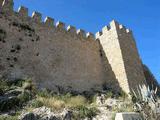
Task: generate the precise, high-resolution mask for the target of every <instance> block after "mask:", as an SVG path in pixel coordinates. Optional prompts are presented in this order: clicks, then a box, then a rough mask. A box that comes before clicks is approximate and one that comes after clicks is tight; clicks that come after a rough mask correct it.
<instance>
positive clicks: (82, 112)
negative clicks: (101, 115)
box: [74, 106, 99, 119]
mask: <svg viewBox="0 0 160 120" xmlns="http://www.w3.org/2000/svg"><path fill="white" fill-rule="evenodd" d="M77 111H78V112H77V113H74V118H75V119H77V118H78V119H79V118H81V119H84V118H90V119H91V118H93V117H94V116H96V115H97V113H98V112H99V111H98V110H97V109H96V108H94V107H93V108H87V107H85V106H79V107H77Z"/></svg>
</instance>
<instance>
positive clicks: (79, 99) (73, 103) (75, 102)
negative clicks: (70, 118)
mask: <svg viewBox="0 0 160 120" xmlns="http://www.w3.org/2000/svg"><path fill="white" fill-rule="evenodd" d="M66 103H67V106H68V107H73V108H74V107H77V106H83V105H86V104H87V99H86V98H85V97H83V96H81V95H78V96H73V97H70V98H69V99H68V100H67V101H66Z"/></svg>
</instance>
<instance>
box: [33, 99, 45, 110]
mask: <svg viewBox="0 0 160 120" xmlns="http://www.w3.org/2000/svg"><path fill="white" fill-rule="evenodd" d="M43 105H44V104H43V102H41V101H40V100H36V99H35V100H33V101H32V103H31V106H32V107H34V108H39V107H42V106H43Z"/></svg>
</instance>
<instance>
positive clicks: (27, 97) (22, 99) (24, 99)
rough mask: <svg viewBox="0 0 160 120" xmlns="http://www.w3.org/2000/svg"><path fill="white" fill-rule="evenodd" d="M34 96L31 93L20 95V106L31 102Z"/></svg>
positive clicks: (25, 92)
mask: <svg viewBox="0 0 160 120" xmlns="http://www.w3.org/2000/svg"><path fill="white" fill-rule="evenodd" d="M31 98H32V96H31V94H30V93H29V92H27V91H24V92H23V93H22V94H20V95H19V96H18V99H19V101H20V103H19V105H20V106H21V105H23V104H24V103H26V102H27V101H29V100H31Z"/></svg>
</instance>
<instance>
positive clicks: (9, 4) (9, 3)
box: [1, 0, 14, 13]
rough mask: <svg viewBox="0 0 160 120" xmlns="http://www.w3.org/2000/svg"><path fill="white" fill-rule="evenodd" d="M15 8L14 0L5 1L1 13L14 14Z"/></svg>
mask: <svg viewBox="0 0 160 120" xmlns="http://www.w3.org/2000/svg"><path fill="white" fill-rule="evenodd" d="M13 7H14V2H13V0H4V1H3V2H2V6H1V11H2V12H7V13H12V12H13Z"/></svg>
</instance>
